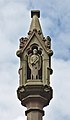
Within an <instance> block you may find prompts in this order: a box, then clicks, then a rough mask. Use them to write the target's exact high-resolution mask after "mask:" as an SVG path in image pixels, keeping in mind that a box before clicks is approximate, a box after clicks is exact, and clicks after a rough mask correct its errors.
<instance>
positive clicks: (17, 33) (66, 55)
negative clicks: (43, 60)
mask: <svg viewBox="0 0 70 120" xmlns="http://www.w3.org/2000/svg"><path fill="white" fill-rule="evenodd" d="M39 2H40V3H39ZM33 9H37V10H40V12H41V17H40V23H41V26H42V31H43V34H44V36H45V37H46V36H47V35H49V36H50V37H51V38H52V49H53V51H54V55H53V57H52V68H53V70H54V73H53V75H52V76H51V86H52V88H53V99H52V100H51V102H50V105H49V106H48V107H46V108H44V110H45V117H44V120H56V119H57V120H70V0H0V119H1V120H26V117H25V110H26V108H24V107H22V106H21V103H20V101H19V100H18V99H17V94H16V90H17V88H18V79H19V76H18V68H19V59H18V58H17V56H16V50H17V49H18V45H19V38H21V37H22V36H23V37H24V36H27V33H28V30H29V25H30V22H31V17H30V14H31V13H30V12H31V10H33Z"/></svg>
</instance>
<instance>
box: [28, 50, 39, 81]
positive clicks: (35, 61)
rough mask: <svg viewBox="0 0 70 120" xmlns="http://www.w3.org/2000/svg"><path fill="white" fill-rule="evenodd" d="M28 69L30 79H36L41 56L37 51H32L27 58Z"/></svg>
mask: <svg viewBox="0 0 70 120" xmlns="http://www.w3.org/2000/svg"><path fill="white" fill-rule="evenodd" d="M28 64H29V68H30V69H31V79H38V78H39V75H38V70H40V68H41V56H40V55H39V54H38V50H37V49H35V48H34V49H33V54H32V55H29V57H28Z"/></svg>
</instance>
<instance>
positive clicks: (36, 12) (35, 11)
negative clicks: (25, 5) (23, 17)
mask: <svg viewBox="0 0 70 120" xmlns="http://www.w3.org/2000/svg"><path fill="white" fill-rule="evenodd" d="M34 15H37V17H38V18H40V11H39V10H32V11H31V18H33V16H34Z"/></svg>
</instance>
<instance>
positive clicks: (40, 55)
mask: <svg viewBox="0 0 70 120" xmlns="http://www.w3.org/2000/svg"><path fill="white" fill-rule="evenodd" d="M39 17H40V11H39V10H33V11H31V18H32V22H31V25H30V29H29V32H28V36H27V37H25V38H23V37H22V38H20V45H19V50H17V52H16V54H17V56H18V57H19V58H20V68H19V87H18V89H17V96H18V99H19V100H20V101H21V104H22V105H23V106H25V107H26V108H27V110H26V111H25V115H26V116H27V120H42V118H43V116H44V110H43V108H44V107H45V106H47V105H49V102H50V100H51V99H52V97H53V90H52V88H51V86H50V75H51V74H52V72H53V70H52V69H51V56H52V55H53V51H52V50H51V38H50V37H49V36H47V37H46V38H45V37H44V36H43V33H42V29H41V26H40V22H39Z"/></svg>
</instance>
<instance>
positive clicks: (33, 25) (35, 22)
mask: <svg viewBox="0 0 70 120" xmlns="http://www.w3.org/2000/svg"><path fill="white" fill-rule="evenodd" d="M31 18H32V21H31V25H30V29H29V31H31V32H32V31H33V30H34V29H36V30H37V31H38V32H40V33H41V36H43V34H42V29H41V25H40V22H39V19H38V18H40V11H39V10H32V11H31Z"/></svg>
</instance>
